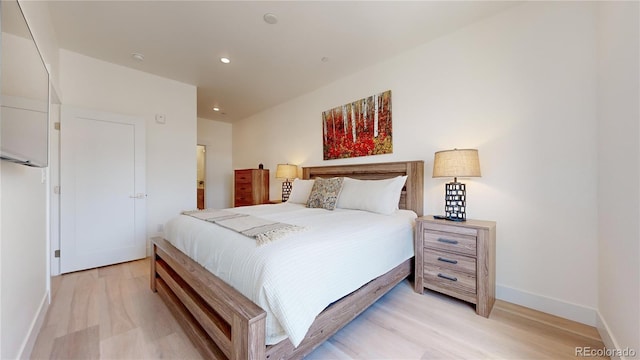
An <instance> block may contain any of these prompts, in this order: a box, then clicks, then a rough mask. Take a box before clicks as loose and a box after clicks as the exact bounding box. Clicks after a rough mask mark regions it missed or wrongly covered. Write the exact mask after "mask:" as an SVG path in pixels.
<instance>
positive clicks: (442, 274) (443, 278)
mask: <svg viewBox="0 0 640 360" xmlns="http://www.w3.org/2000/svg"><path fill="white" fill-rule="evenodd" d="M423 276H424V282H425V287H427V288H430V289H432V290H437V291H442V290H445V292H446V293H454V294H456V295H462V296H463V297H473V296H475V294H476V276H475V274H469V273H467V272H462V271H456V270H452V269H448V268H445V267H441V266H436V265H432V264H424V273H423Z"/></svg>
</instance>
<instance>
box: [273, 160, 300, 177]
mask: <svg viewBox="0 0 640 360" xmlns="http://www.w3.org/2000/svg"><path fill="white" fill-rule="evenodd" d="M297 177H298V167H297V166H296V165H291V164H278V167H277V168H276V179H295V178H297Z"/></svg>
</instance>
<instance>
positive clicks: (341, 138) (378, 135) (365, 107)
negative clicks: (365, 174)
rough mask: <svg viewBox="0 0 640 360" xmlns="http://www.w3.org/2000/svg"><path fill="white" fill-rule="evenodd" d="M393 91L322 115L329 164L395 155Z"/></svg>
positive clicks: (326, 157)
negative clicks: (359, 158) (392, 111)
mask: <svg viewBox="0 0 640 360" xmlns="http://www.w3.org/2000/svg"><path fill="white" fill-rule="evenodd" d="M391 135H392V133H391V90H387V91H385V92H382V93H379V94H375V95H372V96H369V97H367V98H364V99H360V100H357V101H354V102H352V103H348V104H345V105H342V106H338V107H335V108H333V109H330V110H327V111H324V112H323V113H322V136H323V138H322V141H323V143H322V144H323V146H322V148H323V154H324V159H325V160H331V159H343V158H351V157H357V156H368V155H379V154H391V153H392V152H393V141H392V137H391Z"/></svg>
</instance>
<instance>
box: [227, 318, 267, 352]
mask: <svg viewBox="0 0 640 360" xmlns="http://www.w3.org/2000/svg"><path fill="white" fill-rule="evenodd" d="M265 331H266V321H265V319H264V318H262V319H260V320H259V321H251V320H249V321H247V319H243V318H241V317H240V316H237V315H234V317H233V324H232V326H231V341H232V347H233V358H234V359H264V358H265V356H266V346H265V336H266V335H265Z"/></svg>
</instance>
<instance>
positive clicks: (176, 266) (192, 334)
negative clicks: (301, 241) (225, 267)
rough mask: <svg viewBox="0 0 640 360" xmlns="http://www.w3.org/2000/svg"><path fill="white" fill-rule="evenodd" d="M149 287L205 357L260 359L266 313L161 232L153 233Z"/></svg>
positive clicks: (262, 348) (262, 353) (262, 352)
mask: <svg viewBox="0 0 640 360" xmlns="http://www.w3.org/2000/svg"><path fill="white" fill-rule="evenodd" d="M152 246H153V255H152V256H153V257H152V261H151V290H153V291H155V292H157V293H158V294H159V295H160V297H161V298H162V300H164V302H165V303H166V304H167V306H168V307H169V309H170V310H171V312H172V313H173V315H174V317H175V318H176V320H178V322H180V325H181V326H182V327H183V329H184V330H185V332H186V333H187V335H188V336H189V338H190V339H191V340H192V341H193V343H194V345H196V347H197V348H198V350H200V352H201V353H202V355H203V356H204V357H205V358H208V359H214V358H215V359H224V358H227V359H264V358H265V356H266V354H265V350H266V347H265V326H266V313H265V311H264V310H262V309H261V308H260V307H259V306H258V305H256V304H254V303H253V302H252V301H251V300H249V299H248V298H246V297H245V296H244V295H242V294H241V293H240V292H238V291H237V290H235V289H234V288H232V287H231V286H229V285H228V284H226V283H224V282H223V281H221V280H220V279H218V278H217V277H215V276H214V275H213V274H211V273H210V272H209V271H207V270H206V269H205V268H203V267H202V266H200V265H199V264H197V263H195V262H194V261H193V260H191V259H190V258H189V257H188V256H186V255H185V254H183V253H182V252H181V251H179V250H177V249H176V248H175V247H173V246H172V245H171V244H170V243H169V242H168V241H166V240H164V239H162V238H158V237H156V238H153V239H152Z"/></svg>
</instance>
